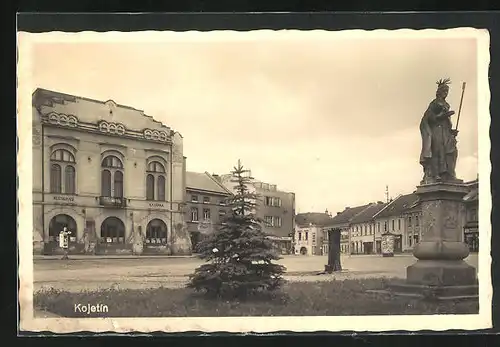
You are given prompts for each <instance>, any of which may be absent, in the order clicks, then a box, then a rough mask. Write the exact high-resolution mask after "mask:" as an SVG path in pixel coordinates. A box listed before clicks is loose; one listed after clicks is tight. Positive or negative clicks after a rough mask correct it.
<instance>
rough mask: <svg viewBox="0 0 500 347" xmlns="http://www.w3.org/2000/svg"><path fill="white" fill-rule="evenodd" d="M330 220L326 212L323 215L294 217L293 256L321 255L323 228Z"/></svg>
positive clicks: (308, 214) (314, 214)
mask: <svg viewBox="0 0 500 347" xmlns="http://www.w3.org/2000/svg"><path fill="white" fill-rule="evenodd" d="M330 220H331V215H330V214H329V213H328V210H327V211H325V212H324V213H317V212H307V213H299V214H298V215H297V216H295V235H294V249H295V254H301V255H323V240H324V238H325V234H324V230H323V227H324V226H325V225H328V224H329V222H330Z"/></svg>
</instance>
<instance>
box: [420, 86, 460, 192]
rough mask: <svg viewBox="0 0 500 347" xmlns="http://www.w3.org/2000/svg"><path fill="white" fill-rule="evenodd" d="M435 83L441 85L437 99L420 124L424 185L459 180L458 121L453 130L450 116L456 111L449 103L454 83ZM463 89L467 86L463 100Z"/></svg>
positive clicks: (428, 108) (438, 88) (437, 92)
mask: <svg viewBox="0 0 500 347" xmlns="http://www.w3.org/2000/svg"><path fill="white" fill-rule="evenodd" d="M436 83H437V85H438V86H437V91H436V98H435V99H434V100H432V101H431V103H430V104H429V106H428V107H427V110H426V111H425V113H424V115H423V117H422V120H421V122H420V135H421V136H422V150H421V152H420V164H421V165H422V167H423V170H424V177H423V179H422V182H421V184H428V183H435V182H442V181H456V180H457V177H456V174H455V167H456V163H457V158H458V150H457V140H456V137H457V135H458V120H457V128H456V129H453V128H452V123H451V119H450V117H451V116H453V115H454V114H455V111H451V110H450V104H448V102H447V101H446V97H447V96H448V92H449V90H450V88H449V85H450V83H451V81H450V79H449V78H447V79H444V80H443V79H441V80H439V81H437V82H436ZM464 90H465V83H464V84H463V87H462V100H463V92H464ZM462 100H461V101H460V110H461V107H462ZM460 110H459V115H458V116H459V117H460Z"/></svg>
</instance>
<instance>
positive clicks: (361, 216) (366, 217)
mask: <svg viewBox="0 0 500 347" xmlns="http://www.w3.org/2000/svg"><path fill="white" fill-rule="evenodd" d="M386 205H387V203H374V204H371V205H370V206H368V207H367V208H366V209H364V210H363V211H361V212H360V213H358V214H357V215H355V216H354V217H353V218H352V219H351V223H353V224H356V223H365V222H369V221H371V220H372V218H373V216H374V215H375V214H376V213H377V212H379V211H380V210H382V209H383V208H384V207H385V206H386Z"/></svg>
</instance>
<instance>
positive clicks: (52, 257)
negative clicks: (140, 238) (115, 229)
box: [33, 255, 197, 260]
mask: <svg viewBox="0 0 500 347" xmlns="http://www.w3.org/2000/svg"><path fill="white" fill-rule="evenodd" d="M191 258H197V256H196V255H139V256H137V255H118V256H113V255H103V256H101V255H74V256H71V255H69V259H68V260H101V259H191ZM33 260H62V259H61V257H60V256H55V255H45V256H43V255H42V256H40V255H38V256H33Z"/></svg>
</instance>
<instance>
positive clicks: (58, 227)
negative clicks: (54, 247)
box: [49, 214, 77, 242]
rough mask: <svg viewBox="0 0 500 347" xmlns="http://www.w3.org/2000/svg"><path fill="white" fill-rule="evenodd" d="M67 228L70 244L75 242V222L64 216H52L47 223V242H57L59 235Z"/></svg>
mask: <svg viewBox="0 0 500 347" xmlns="http://www.w3.org/2000/svg"><path fill="white" fill-rule="evenodd" d="M64 228H67V229H68V231H70V232H71V234H70V242H73V240H75V241H76V236H77V230H76V222H75V220H74V219H73V218H72V217H71V216H68V215H66V214H58V215H57V216H54V217H53V218H52V219H51V220H50V222H49V241H50V242H58V240H59V233H60V232H61V231H62V230H63V229H64Z"/></svg>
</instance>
